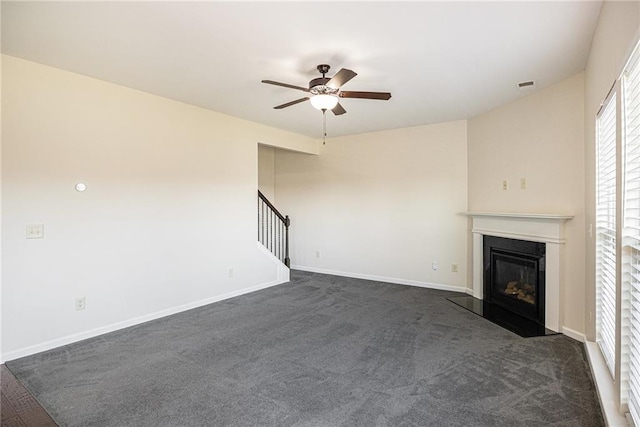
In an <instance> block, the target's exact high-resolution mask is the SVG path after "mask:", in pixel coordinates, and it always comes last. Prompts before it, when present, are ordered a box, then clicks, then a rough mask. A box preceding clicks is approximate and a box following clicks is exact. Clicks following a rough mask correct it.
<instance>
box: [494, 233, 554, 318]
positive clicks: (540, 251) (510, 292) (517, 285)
mask: <svg viewBox="0 0 640 427" xmlns="http://www.w3.org/2000/svg"><path fill="white" fill-rule="evenodd" d="M544 271H545V244H544V243H539V242H530V241H525V240H516V239H508V238H504V237H495V236H484V300H485V301H486V302H487V303H490V304H495V305H498V306H500V307H502V308H504V309H505V310H508V311H511V312H513V313H515V314H518V315H520V316H524V317H526V318H528V319H530V320H533V321H536V322H538V323H540V324H542V325H544V301H545V288H544Z"/></svg>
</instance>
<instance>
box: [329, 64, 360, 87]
mask: <svg viewBox="0 0 640 427" xmlns="http://www.w3.org/2000/svg"><path fill="white" fill-rule="evenodd" d="M357 75H358V74H357V73H356V72H354V71H351V70H347V69H346V68H342V69H341V70H340V71H338V72H337V73H336V75H335V76H333V77H331V80H329V81H328V82H327V86H329V87H331V88H333V89H340V86H342V85H343V84H345V83H346V82H348V81H349V80H351V79H352V78H354V77H355V76H357Z"/></svg>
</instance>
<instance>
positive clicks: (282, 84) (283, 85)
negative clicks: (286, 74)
mask: <svg viewBox="0 0 640 427" xmlns="http://www.w3.org/2000/svg"><path fill="white" fill-rule="evenodd" d="M262 83H266V84H269V85H276V86H282V87H288V88H289V89H298V90H302V91H305V92H309V89H307V88H306V87H302V86H295V85H290V84H287V83H280V82H274V81H273V80H262Z"/></svg>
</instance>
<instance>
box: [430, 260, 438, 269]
mask: <svg viewBox="0 0 640 427" xmlns="http://www.w3.org/2000/svg"><path fill="white" fill-rule="evenodd" d="M431 268H432V269H434V270H437V269H438V261H433V262H431Z"/></svg>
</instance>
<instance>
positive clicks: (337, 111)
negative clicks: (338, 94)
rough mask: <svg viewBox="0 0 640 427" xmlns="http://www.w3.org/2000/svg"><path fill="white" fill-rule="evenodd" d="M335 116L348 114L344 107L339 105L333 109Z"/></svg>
mask: <svg viewBox="0 0 640 427" xmlns="http://www.w3.org/2000/svg"><path fill="white" fill-rule="evenodd" d="M331 111H333V114H335V115H336V116H340V115H342V114H344V113H346V112H347V110H345V109H344V107H343V106H342V105H340V103H337V104H336V106H335V107H333V110H331Z"/></svg>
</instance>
